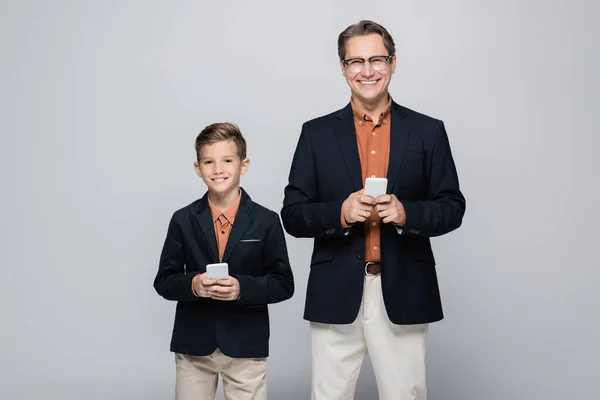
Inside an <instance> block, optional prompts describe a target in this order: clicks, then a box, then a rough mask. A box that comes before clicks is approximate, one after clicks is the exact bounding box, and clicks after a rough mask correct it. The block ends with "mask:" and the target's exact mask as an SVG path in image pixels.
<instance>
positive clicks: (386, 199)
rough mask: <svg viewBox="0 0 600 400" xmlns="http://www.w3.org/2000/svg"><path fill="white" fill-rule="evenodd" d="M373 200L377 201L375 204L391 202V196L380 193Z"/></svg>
mask: <svg viewBox="0 0 600 400" xmlns="http://www.w3.org/2000/svg"><path fill="white" fill-rule="evenodd" d="M375 201H376V202H377V204H382V203H383V204H388V203H391V202H392V196H390V195H389V194H382V195H381V196H379V197H378V198H376V199H375Z"/></svg>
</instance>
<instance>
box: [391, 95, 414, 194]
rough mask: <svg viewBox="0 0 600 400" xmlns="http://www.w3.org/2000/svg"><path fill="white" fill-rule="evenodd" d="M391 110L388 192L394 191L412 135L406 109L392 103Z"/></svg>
mask: <svg viewBox="0 0 600 400" xmlns="http://www.w3.org/2000/svg"><path fill="white" fill-rule="evenodd" d="M391 112H392V118H391V121H390V123H391V130H390V160H389V164H388V173H387V180H388V184H387V193H392V188H393V187H394V181H395V180H396V176H398V172H399V170H400V167H401V166H402V161H404V154H405V153H406V145H407V143H408V137H409V135H410V124H409V118H406V110H404V109H403V108H402V107H401V106H400V105H398V104H396V103H392V111H391Z"/></svg>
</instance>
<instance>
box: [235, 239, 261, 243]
mask: <svg viewBox="0 0 600 400" xmlns="http://www.w3.org/2000/svg"><path fill="white" fill-rule="evenodd" d="M256 242H262V239H240V243H256Z"/></svg>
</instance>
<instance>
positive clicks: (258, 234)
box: [154, 123, 294, 400]
mask: <svg viewBox="0 0 600 400" xmlns="http://www.w3.org/2000/svg"><path fill="white" fill-rule="evenodd" d="M196 156H197V159H198V161H197V162H194V168H195V170H196V174H198V176H199V177H201V178H202V180H203V181H204V183H205V184H206V186H207V187H208V192H207V193H206V194H205V195H204V196H203V197H202V198H201V199H199V200H196V201H195V202H193V203H192V204H190V205H188V206H186V207H184V208H182V209H181V210H178V211H176V212H175V213H174V214H173V217H172V219H171V222H170V224H169V228H168V232H167V238H166V240H165V244H164V247H163V250H162V254H161V257H160V263H159V268H158V274H157V275H156V279H155V280H154V288H155V289H156V291H157V292H158V293H159V294H160V295H161V296H163V297H164V298H165V299H167V300H176V301H177V302H178V303H177V310H176V313H175V326H174V328H173V336H172V340H171V351H172V352H174V353H175V364H176V390H175V392H176V399H177V400H188V399H189V400H192V399H193V400H207V399H214V396H215V392H216V389H217V381H218V376H219V375H221V377H222V380H223V391H224V393H225V399H234V400H262V399H266V398H267V388H266V369H267V356H268V341H269V316H268V311H267V304H269V303H277V302H280V301H283V300H287V299H289V298H290V297H292V295H293V293H294V281H293V275H292V270H291V268H290V263H289V259H288V254H287V247H286V243H285V237H284V234H283V229H282V226H281V223H280V221H279V216H278V215H277V214H276V213H275V212H273V211H270V210H268V209H266V208H264V207H262V206H260V205H258V204H256V203H254V202H253V201H252V200H251V199H250V196H248V194H247V193H246V192H245V191H244V190H243V189H242V188H240V175H243V174H244V173H246V171H247V170H248V166H249V164H250V160H248V158H246V141H245V140H244V138H243V136H242V134H241V132H240V130H239V128H238V127H237V126H236V125H234V124H231V123H217V124H212V125H209V126H207V127H206V128H205V129H204V130H203V131H202V132H200V134H199V135H198V137H197V138H196ZM219 262H224V263H227V264H228V266H229V277H228V278H227V279H222V280H214V279H208V277H207V275H206V265H207V264H211V263H219Z"/></svg>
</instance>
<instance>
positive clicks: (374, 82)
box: [361, 81, 377, 85]
mask: <svg viewBox="0 0 600 400" xmlns="http://www.w3.org/2000/svg"><path fill="white" fill-rule="evenodd" d="M361 83H362V84H363V85H374V84H376V83H377V81H362V82H361Z"/></svg>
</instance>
